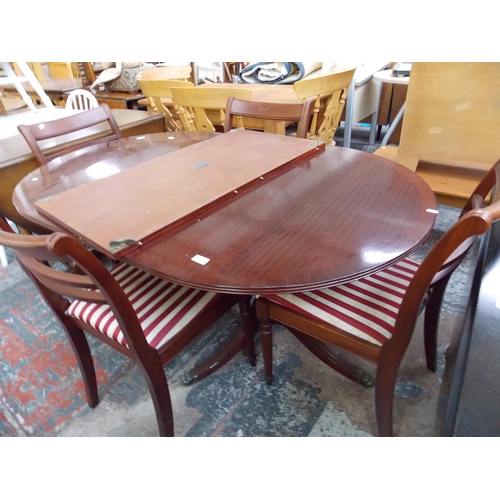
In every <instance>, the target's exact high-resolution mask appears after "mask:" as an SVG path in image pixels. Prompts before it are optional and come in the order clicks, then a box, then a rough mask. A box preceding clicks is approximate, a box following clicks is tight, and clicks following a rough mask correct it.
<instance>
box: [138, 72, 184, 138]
mask: <svg viewBox="0 0 500 500" xmlns="http://www.w3.org/2000/svg"><path fill="white" fill-rule="evenodd" d="M156 69H160V68H155V69H154V70H145V71H143V72H142V73H148V72H149V71H155V70H156ZM161 69H170V68H161ZM142 73H139V75H138V77H137V82H138V83H139V87H141V92H142V93H143V94H144V95H145V96H146V98H147V99H148V101H150V104H149V106H148V107H150V108H151V109H152V110H153V111H154V112H156V113H162V114H163V115H164V116H165V126H166V129H167V130H170V131H176V130H182V124H181V122H180V118H179V116H178V114H177V112H176V111H175V110H174V106H173V104H172V92H171V88H172V87H174V86H176V87H194V84H193V83H191V82H188V81H184V80H154V79H150V80H148V79H142V78H141V79H140V78H139V76H141V75H142Z"/></svg>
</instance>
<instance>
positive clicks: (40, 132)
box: [17, 104, 123, 165]
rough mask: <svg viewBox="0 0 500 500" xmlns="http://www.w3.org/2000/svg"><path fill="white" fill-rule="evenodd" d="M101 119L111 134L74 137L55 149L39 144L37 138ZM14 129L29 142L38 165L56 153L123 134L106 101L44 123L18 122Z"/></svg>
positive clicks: (52, 136)
mask: <svg viewBox="0 0 500 500" xmlns="http://www.w3.org/2000/svg"><path fill="white" fill-rule="evenodd" d="M104 122H107V123H108V125H109V127H110V129H111V134H108V135H106V136H105V137H97V138H95V139H90V140H87V141H83V142H82V141H79V142H74V141H73V142H71V143H68V144H65V145H64V146H63V147H62V148H58V149H56V150H55V149H53V148H52V149H50V148H47V149H45V150H42V148H41V146H40V145H39V144H38V141H45V140H47V139H52V138H54V137H60V136H62V135H66V134H70V133H72V132H77V131H79V130H83V129H85V128H89V127H93V126H95V125H99V124H101V123H104ZM17 129H18V130H19V132H20V133H21V135H22V136H23V137H24V138H25V139H26V142H27V143H28V145H29V147H30V149H31V151H32V152H33V154H34V156H35V158H36V161H37V162H38V164H39V165H43V164H45V163H48V162H49V161H51V160H53V159H54V158H58V157H59V156H62V155H65V154H67V153H71V152H73V151H77V150H78V149H81V148H84V147H87V146H92V145H94V144H100V143H103V142H110V141H113V140H115V139H122V138H123V136H122V133H121V131H120V127H119V126H118V124H117V123H116V120H115V118H114V116H113V114H112V113H111V110H110V109H109V106H108V105H107V104H101V105H100V106H98V107H97V108H94V109H89V110H87V111H82V112H81V113H76V114H74V115H71V116H66V117H64V118H59V119H57V120H50V121H48V122H44V123H34V124H31V125H18V126H17Z"/></svg>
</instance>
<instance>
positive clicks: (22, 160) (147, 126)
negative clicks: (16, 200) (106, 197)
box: [0, 108, 165, 232]
mask: <svg viewBox="0 0 500 500" xmlns="http://www.w3.org/2000/svg"><path fill="white" fill-rule="evenodd" d="M111 112H112V114H113V116H114V117H115V120H116V122H117V123H118V126H119V127H120V130H121V132H122V135H123V136H124V137H129V136H134V135H141V134H150V133H155V132H164V131H165V121H164V119H163V116H161V115H157V114H154V113H149V112H147V111H137V110H128V109H113V110H112V111H111ZM72 113H75V111H73V110H66V109H64V108H52V109H49V108H41V109H39V110H38V111H37V112H36V113H32V112H21V113H14V114H12V115H9V116H2V117H0V131H1V132H0V133H1V135H0V152H1V155H0V215H2V216H5V217H7V218H8V219H9V220H11V221H13V222H15V223H16V224H18V225H19V226H21V227H25V228H26V229H29V230H30V231H32V232H40V231H41V232H43V228H40V226H38V225H35V224H33V223H31V222H30V221H28V220H25V219H23V217H21V216H20V215H19V212H18V211H17V210H16V209H15V208H14V205H13V204H12V193H13V191H14V188H15V186H16V185H17V184H18V182H19V181H20V180H21V179H22V178H23V177H24V176H25V175H26V174H28V173H29V172H31V171H33V170H34V169H36V168H37V167H38V164H37V162H36V160H35V157H34V155H33V153H32V151H31V149H30V148H29V146H28V144H27V142H26V141H25V140H24V138H23V137H22V136H21V134H20V133H19V131H18V130H17V126H18V125H20V124H23V123H24V124H26V123H37V122H40V121H43V120H51V119H52V120H53V119H56V118H61V117H64V116H68V115H69V114H72ZM108 130H109V129H108ZM106 134H107V129H106V126H104V125H96V126H94V127H92V128H91V129H87V130H81V131H78V132H75V133H74V134H71V135H70V136H68V137H59V138H56V139H54V140H53V149H54V151H56V150H58V149H65V148H66V147H67V146H69V145H71V144H74V143H78V142H81V141H86V140H87V139H88V138H89V137H94V138H95V137H103V136H104V135H106Z"/></svg>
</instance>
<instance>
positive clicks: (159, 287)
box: [66, 263, 217, 348]
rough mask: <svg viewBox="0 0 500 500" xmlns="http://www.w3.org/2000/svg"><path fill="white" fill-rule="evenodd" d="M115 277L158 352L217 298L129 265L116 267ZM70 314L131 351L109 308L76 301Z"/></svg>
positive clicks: (103, 305)
mask: <svg viewBox="0 0 500 500" xmlns="http://www.w3.org/2000/svg"><path fill="white" fill-rule="evenodd" d="M111 274H113V276H114V277H115V278H116V281H118V283H119V284H120V286H121V287H122V288H123V290H124V291H125V293H126V295H127V297H128V298H129V300H130V302H131V304H132V307H133V308H134V310H135V312H136V313H137V317H138V318H139V321H140V323H141V326H142V329H143V330H144V334H145V336H146V340H147V341H148V343H149V344H150V345H151V346H152V347H155V348H159V347H161V346H162V345H163V344H164V343H165V342H167V340H170V339H171V338H172V337H173V336H174V335H175V334H176V333H177V332H179V331H180V330H181V329H182V328H183V327H184V326H186V325H187V324H188V323H189V322H190V321H191V320H192V319H193V318H195V317H196V316H197V315H199V314H200V313H201V312H202V311H203V310H205V309H206V308H207V307H208V306H209V305H210V304H211V302H212V301H213V300H215V298H216V296H217V295H216V294H215V293H212V292H203V291H201V290H194V289H193V288H188V287H185V286H180V285H175V284H173V283H170V282H168V281H165V280H162V279H160V278H157V277H155V276H153V275H152V274H149V273H147V272H145V271H142V270H140V269H137V268H136V267H133V266H130V265H128V264H125V263H121V264H119V265H118V266H116V267H115V268H114V269H113V270H112V271H111ZM66 313H67V314H69V315H70V316H73V317H75V318H78V319H80V320H81V321H83V322H84V323H86V324H87V325H89V326H92V327H93V328H95V329H96V330H98V331H100V332H101V333H103V334H104V335H107V336H108V337H109V338H111V339H114V340H116V341H117V342H118V343H120V344H122V345H124V346H125V347H127V342H126V340H125V338H124V336H123V334H122V331H121V329H120V326H119V325H118V322H117V321H116V319H115V316H114V314H113V312H112V311H111V308H110V307H109V305H107V304H95V303H91V302H84V301H81V300H74V301H73V302H72V303H71V305H70V306H69V308H68V310H67V311H66Z"/></svg>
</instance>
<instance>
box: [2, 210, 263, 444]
mask: <svg viewBox="0 0 500 500" xmlns="http://www.w3.org/2000/svg"><path fill="white" fill-rule="evenodd" d="M0 245H4V246H7V247H10V248H11V249H12V250H13V251H14V253H15V254H16V256H17V258H18V260H19V262H20V264H21V266H22V267H23V268H24V270H25V271H26V272H27V274H28V275H29V276H30V277H31V279H32V280H33V282H34V283H35V285H36V287H37V289H38V290H39V292H40V293H41V295H42V297H43V298H44V299H45V301H46V303H47V305H48V306H49V307H50V309H51V310H52V311H53V312H54V314H55V315H56V317H57V318H58V320H59V322H60V323H61V326H62V327H63V329H64V331H65V332H66V334H67V336H68V339H69V341H70V343H71V345H72V347H73V350H74V352H75V355H76V358H77V360H78V364H79V367H80V370H81V373H82V377H83V381H84V385H85V391H86V395H87V402H88V404H89V406H90V407H91V408H94V407H95V406H96V405H97V404H98V401H99V398H98V390H97V380H96V375H95V369H94V363H93V360H92V355H91V352H90V348H89V344H88V342H87V338H86V336H85V333H84V332H87V333H89V334H91V335H93V336H94V337H95V338H97V339H98V340H100V341H102V342H105V343H106V344H108V345H109V346H111V347H113V348H114V349H116V350H117V351H119V352H121V353H122V354H124V355H125V356H127V357H128V358H130V359H132V360H133V361H135V362H136V363H137V364H138V365H139V367H140V369H141V371H142V373H143V375H144V377H145V379H146V382H147V385H148V388H149V390H150V392H151V396H152V400H153V404H154V408H155V412H156V418H157V421H158V428H159V434H160V436H173V435H174V421H173V413H172V405H171V400H170V393H169V388H168V383H167V380H166V377H165V372H164V369H163V366H164V365H165V364H166V363H168V362H169V361H170V360H171V359H172V358H173V357H174V356H176V355H177V354H178V353H179V352H180V351H181V350H182V349H183V348H185V347H186V346H187V345H188V344H189V343H190V342H191V341H192V340H193V339H195V338H196V337H197V336H199V335H200V334H201V333H202V332H203V331H204V330H205V329H206V328H207V327H208V326H209V325H210V324H212V323H213V322H214V321H215V320H216V319H218V318H219V317H220V316H222V315H223V314H225V313H226V312H227V311H228V310H229V309H230V308H232V307H233V306H234V305H235V304H237V303H239V304H240V313H241V318H242V323H243V327H244V329H245V332H246V333H250V335H248V336H247V337H248V338H247V342H250V343H251V346H250V345H249V344H247V348H246V349H247V353H248V352H249V349H252V347H253V333H254V330H255V329H254V321H253V316H252V313H251V308H250V298H249V297H246V296H245V297H243V296H238V295H230V294H217V295H216V300H215V301H214V302H212V303H211V307H209V308H208V309H206V310H204V311H202V312H201V313H200V314H198V316H197V317H196V318H195V319H194V320H192V321H191V322H190V323H188V324H187V325H186V326H184V327H183V328H182V329H181V330H180V331H179V332H178V333H176V334H175V335H174V336H173V337H172V338H171V339H170V340H168V341H167V342H166V343H165V344H163V345H162V346H161V347H160V348H159V349H156V348H153V347H151V346H150V345H149V344H148V342H147V340H146V338H145V336H144V332H143V330H142V327H141V324H140V322H139V319H138V317H137V314H136V313H135V311H134V309H133V307H132V305H131V303H130V301H129V299H128V297H127V295H126V294H125V292H124V291H123V289H122V288H121V287H120V285H119V284H118V282H117V281H116V279H115V278H114V276H113V275H112V274H111V273H110V272H109V271H108V270H107V269H106V267H105V266H104V265H103V264H102V263H101V262H100V261H99V259H97V258H96V257H95V256H94V255H93V254H92V253H91V252H90V251H89V250H88V249H87V248H85V247H84V246H83V245H82V244H81V243H79V242H78V241H77V240H75V239H74V238H72V237H71V236H68V235H64V234H62V233H52V234H51V235H48V236H25V235H18V234H15V233H13V232H12V230H11V229H10V227H9V226H8V224H7V223H6V222H5V220H3V219H2V218H0ZM54 261H59V262H63V263H66V264H68V263H74V264H76V266H77V267H78V269H79V270H80V272H81V274H75V273H69V272H64V271H61V270H56V269H54V268H53V267H50V266H49V265H48V264H47V263H48V262H54ZM68 299H79V300H84V301H87V302H93V303H99V304H105V303H107V304H108V305H109V306H110V307H111V310H112V311H113V313H114V316H115V318H116V320H117V321H118V324H119V325H120V328H121V331H122V333H123V335H124V337H125V339H126V342H127V346H128V348H127V347H126V346H123V345H122V344H119V343H118V342H116V341H114V340H112V339H110V338H109V337H107V336H106V335H104V334H103V333H101V332H99V331H98V330H96V329H94V328H92V327H91V326H89V325H87V324H86V323H84V322H83V321H80V320H79V319H76V318H74V317H72V316H70V315H67V314H66V310H67V309H68V306H69V305H70V300H68Z"/></svg>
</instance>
